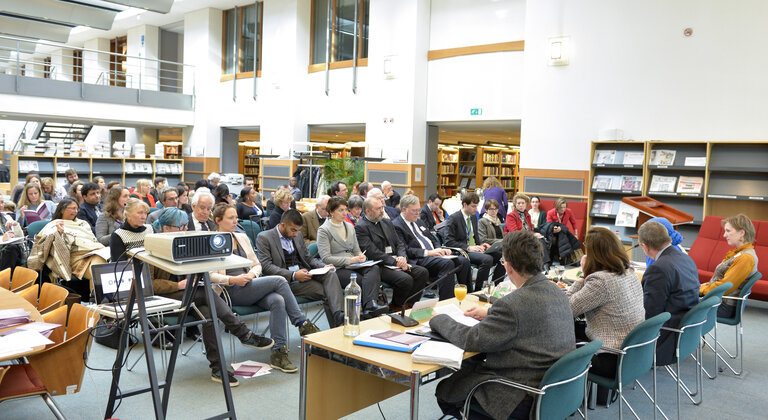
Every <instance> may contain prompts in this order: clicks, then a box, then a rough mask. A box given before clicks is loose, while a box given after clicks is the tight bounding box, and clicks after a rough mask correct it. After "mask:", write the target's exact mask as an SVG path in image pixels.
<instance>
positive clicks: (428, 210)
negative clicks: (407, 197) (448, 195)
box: [419, 193, 445, 232]
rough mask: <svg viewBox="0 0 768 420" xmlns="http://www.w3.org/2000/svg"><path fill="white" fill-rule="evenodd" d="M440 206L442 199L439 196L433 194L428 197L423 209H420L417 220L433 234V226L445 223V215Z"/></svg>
mask: <svg viewBox="0 0 768 420" xmlns="http://www.w3.org/2000/svg"><path fill="white" fill-rule="evenodd" d="M441 204H443V197H440V194H437V193H434V194H431V195H430V196H429V197H428V199H427V204H424V207H422V208H421V213H419V218H420V219H421V221H422V222H424V226H426V227H427V229H429V230H430V231H433V232H434V230H435V226H437V225H438V224H439V223H442V222H444V221H445V213H443V209H442V208H440V205H441Z"/></svg>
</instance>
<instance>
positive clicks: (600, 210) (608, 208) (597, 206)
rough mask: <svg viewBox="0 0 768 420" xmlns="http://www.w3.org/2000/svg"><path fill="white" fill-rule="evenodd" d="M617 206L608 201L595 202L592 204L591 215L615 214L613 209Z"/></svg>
mask: <svg viewBox="0 0 768 420" xmlns="http://www.w3.org/2000/svg"><path fill="white" fill-rule="evenodd" d="M617 208H618V206H617V205H616V202H615V201H610V200H595V201H594V202H593V203H592V213H597V214H616V212H615V209H617Z"/></svg>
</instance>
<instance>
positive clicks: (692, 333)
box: [662, 296, 720, 418]
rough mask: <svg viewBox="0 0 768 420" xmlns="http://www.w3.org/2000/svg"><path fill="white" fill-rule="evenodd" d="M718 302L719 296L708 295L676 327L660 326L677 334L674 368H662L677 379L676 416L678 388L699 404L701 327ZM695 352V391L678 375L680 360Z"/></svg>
mask: <svg viewBox="0 0 768 420" xmlns="http://www.w3.org/2000/svg"><path fill="white" fill-rule="evenodd" d="M719 304H720V298H719V297H718V296H711V297H708V298H706V299H704V300H702V301H701V302H699V303H698V304H697V305H696V306H694V307H693V308H691V309H690V310H688V313H686V314H685V316H683V319H681V320H680V324H678V327H677V328H669V327H662V329H663V330H667V331H672V332H674V333H675V334H676V336H677V344H676V348H675V370H674V372H673V371H672V368H670V367H669V366H664V368H665V369H666V370H667V372H669V374H670V375H672V378H673V379H675V380H676V381H677V387H676V388H677V418H680V389H681V388H682V389H683V391H685V394H686V396H687V397H688V398H689V399H690V400H691V402H693V404H694V405H699V404H701V401H702V399H701V394H702V393H703V392H702V383H701V382H702V370H701V368H702V366H701V339H702V338H701V337H702V334H701V329H702V326H703V325H704V323H705V322H707V314H708V313H709V311H710V309H712V307H713V306H718V305H719ZM694 352H695V353H696V369H697V372H696V391H695V392H694V391H691V390H690V389H689V388H688V386H686V385H685V383H684V382H683V379H682V378H681V377H680V361H681V360H685V359H686V358H687V357H688V356H690V355H692V354H694ZM697 394H698V395H699V400H698V401H696V400H695V399H694V397H695V396H696V395H697Z"/></svg>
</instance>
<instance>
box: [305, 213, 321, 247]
mask: <svg viewBox="0 0 768 420" xmlns="http://www.w3.org/2000/svg"><path fill="white" fill-rule="evenodd" d="M301 218H302V219H303V220H304V224H303V225H301V236H303V237H304V245H306V246H309V244H312V243H314V242H315V241H317V230H318V229H319V228H320V219H318V218H317V212H316V211H314V210H312V211H308V212H306V213H304V214H302V215H301Z"/></svg>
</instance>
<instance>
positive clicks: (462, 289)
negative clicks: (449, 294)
mask: <svg viewBox="0 0 768 420" xmlns="http://www.w3.org/2000/svg"><path fill="white" fill-rule="evenodd" d="M453 294H454V295H456V299H458V300H459V308H461V301H462V300H464V298H465V297H467V285H466V284H457V285H455V286H453Z"/></svg>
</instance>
